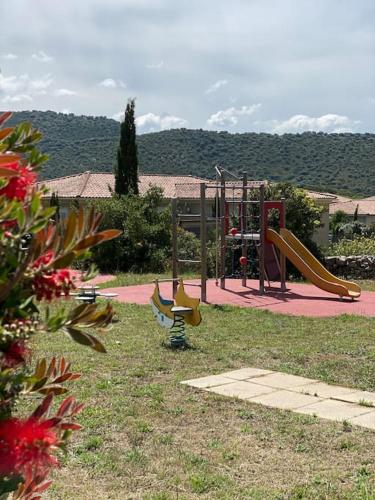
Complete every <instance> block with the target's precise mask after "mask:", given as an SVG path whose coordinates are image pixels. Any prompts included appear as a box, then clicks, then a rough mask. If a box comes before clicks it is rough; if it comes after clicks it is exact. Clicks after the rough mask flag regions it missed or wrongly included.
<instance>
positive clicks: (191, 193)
mask: <svg viewBox="0 0 375 500" xmlns="http://www.w3.org/2000/svg"><path fill="white" fill-rule="evenodd" d="M204 181H205V180H204V179H201V180H200V183H201V182H204ZM200 183H186V184H183V183H180V184H177V185H176V197H177V198H180V199H184V198H185V199H189V200H193V199H199V198H200ZM205 184H206V186H207V187H208V189H207V190H206V198H209V199H213V198H215V196H216V192H217V186H218V183H217V182H215V181H206V182H205ZM263 184H267V181H248V182H247V186H248V187H250V188H254V189H258V188H259V187H260V186H261V185H263ZM240 185H241V184H240V183H239V182H226V183H225V186H226V189H225V195H226V197H227V199H231V198H232V197H233V198H235V199H236V200H240V199H241V198H242V188H241V187H239V186H240Z"/></svg>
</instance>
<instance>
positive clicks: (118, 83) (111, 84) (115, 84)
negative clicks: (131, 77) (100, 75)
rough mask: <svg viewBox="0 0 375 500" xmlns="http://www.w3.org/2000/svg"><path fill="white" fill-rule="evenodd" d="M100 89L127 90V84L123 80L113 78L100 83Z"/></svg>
mask: <svg viewBox="0 0 375 500" xmlns="http://www.w3.org/2000/svg"><path fill="white" fill-rule="evenodd" d="M99 86H100V87H105V88H107V89H116V88H121V89H126V83H125V82H123V81H122V80H114V79H113V78H106V79H105V80H102V81H101V82H100V83H99Z"/></svg>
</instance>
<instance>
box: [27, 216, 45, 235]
mask: <svg viewBox="0 0 375 500" xmlns="http://www.w3.org/2000/svg"><path fill="white" fill-rule="evenodd" d="M48 222H49V221H48V220H47V219H45V220H41V221H40V222H37V223H36V224H34V225H33V226H31V227H29V233H33V234H35V233H39V231H41V230H42V229H43V228H44V227H46V225H47V224H48Z"/></svg>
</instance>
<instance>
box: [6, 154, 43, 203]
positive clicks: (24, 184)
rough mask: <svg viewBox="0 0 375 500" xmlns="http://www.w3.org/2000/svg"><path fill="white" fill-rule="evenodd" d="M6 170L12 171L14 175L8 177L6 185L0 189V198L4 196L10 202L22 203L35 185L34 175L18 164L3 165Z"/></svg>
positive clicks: (28, 169)
mask: <svg viewBox="0 0 375 500" xmlns="http://www.w3.org/2000/svg"><path fill="white" fill-rule="evenodd" d="M3 167H4V168H6V169H7V170H14V172H15V175H14V176H13V177H10V179H9V182H8V184H7V185H6V186H5V187H3V188H2V189H0V196H1V195H4V196H6V197H7V198H8V199H10V200H18V201H23V200H24V199H25V197H26V195H27V193H28V192H29V191H30V187H31V186H32V185H33V184H35V181H36V174H35V172H33V171H32V170H31V169H30V168H28V167H23V166H21V165H20V164H19V163H18V162H14V163H8V164H6V165H3Z"/></svg>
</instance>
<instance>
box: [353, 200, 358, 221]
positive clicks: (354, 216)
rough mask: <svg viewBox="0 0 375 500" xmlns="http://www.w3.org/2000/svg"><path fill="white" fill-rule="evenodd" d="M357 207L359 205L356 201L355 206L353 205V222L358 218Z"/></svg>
mask: <svg viewBox="0 0 375 500" xmlns="http://www.w3.org/2000/svg"><path fill="white" fill-rule="evenodd" d="M358 208H359V205H358V203H357V206H356V207H355V210H354V214H353V222H356V221H357V220H358Z"/></svg>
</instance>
